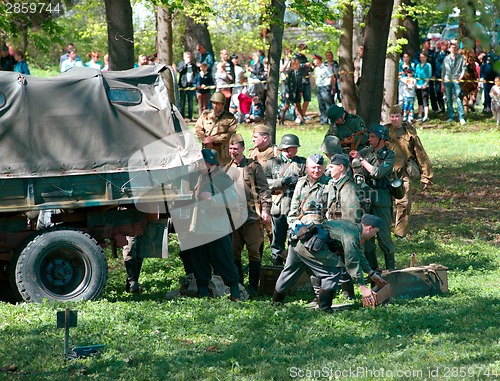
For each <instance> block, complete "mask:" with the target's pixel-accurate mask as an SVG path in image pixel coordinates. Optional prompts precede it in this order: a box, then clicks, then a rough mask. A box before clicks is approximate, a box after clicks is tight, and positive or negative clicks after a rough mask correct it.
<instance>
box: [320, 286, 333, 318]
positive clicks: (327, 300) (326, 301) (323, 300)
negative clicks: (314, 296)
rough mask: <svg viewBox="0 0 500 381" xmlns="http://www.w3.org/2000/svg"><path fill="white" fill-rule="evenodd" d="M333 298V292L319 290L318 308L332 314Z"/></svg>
mask: <svg viewBox="0 0 500 381" xmlns="http://www.w3.org/2000/svg"><path fill="white" fill-rule="evenodd" d="M334 297H335V291H334V290H323V289H320V290H319V303H318V304H319V308H320V310H321V311H324V312H327V313H329V314H331V313H333V312H334V311H333V309H332V301H333V298H334Z"/></svg>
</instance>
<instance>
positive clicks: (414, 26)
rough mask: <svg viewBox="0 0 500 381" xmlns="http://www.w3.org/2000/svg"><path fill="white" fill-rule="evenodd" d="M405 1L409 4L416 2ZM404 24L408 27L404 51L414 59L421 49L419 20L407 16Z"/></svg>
mask: <svg viewBox="0 0 500 381" xmlns="http://www.w3.org/2000/svg"><path fill="white" fill-rule="evenodd" d="M403 3H404V4H406V5H407V6H414V5H415V2H414V1H413V0H403ZM403 25H404V27H405V29H406V33H404V37H406V39H407V40H408V44H407V45H406V46H404V47H403V53H408V54H409V55H410V58H411V59H412V60H413V57H415V54H417V52H418V51H419V50H420V39H419V36H418V21H417V20H415V19H413V18H411V17H409V16H406V17H405V19H404V21H403Z"/></svg>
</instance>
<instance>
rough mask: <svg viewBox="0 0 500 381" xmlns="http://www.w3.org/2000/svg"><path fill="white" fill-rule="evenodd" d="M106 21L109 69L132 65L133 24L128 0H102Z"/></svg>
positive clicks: (124, 68) (125, 68) (133, 58)
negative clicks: (104, 6)
mask: <svg viewBox="0 0 500 381" xmlns="http://www.w3.org/2000/svg"><path fill="white" fill-rule="evenodd" d="M104 4H105V5H106V21H107V23H108V52H109V66H110V68H109V69H110V70H127V69H131V68H132V67H133V66H134V62H135V57H134V25H133V23H132V7H131V6H130V0H104Z"/></svg>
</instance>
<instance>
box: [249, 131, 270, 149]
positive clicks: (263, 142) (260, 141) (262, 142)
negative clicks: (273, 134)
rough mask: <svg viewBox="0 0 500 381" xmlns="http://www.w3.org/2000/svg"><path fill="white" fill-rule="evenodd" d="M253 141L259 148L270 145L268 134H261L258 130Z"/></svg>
mask: <svg viewBox="0 0 500 381" xmlns="http://www.w3.org/2000/svg"><path fill="white" fill-rule="evenodd" d="M252 141H253V145H254V147H257V148H265V147H267V145H268V144H267V142H268V138H267V135H261V134H260V133H258V132H257V133H255V134H253V138H252Z"/></svg>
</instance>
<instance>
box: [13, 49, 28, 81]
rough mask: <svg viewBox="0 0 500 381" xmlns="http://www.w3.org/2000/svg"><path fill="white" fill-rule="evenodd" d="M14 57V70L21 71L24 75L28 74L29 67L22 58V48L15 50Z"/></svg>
mask: <svg viewBox="0 0 500 381" xmlns="http://www.w3.org/2000/svg"><path fill="white" fill-rule="evenodd" d="M14 59H15V60H16V64H15V66H14V71H15V72H16V73H21V74H24V75H30V69H29V68H28V63H27V62H26V60H25V58H24V52H23V51H22V50H16V51H15V53H14Z"/></svg>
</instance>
